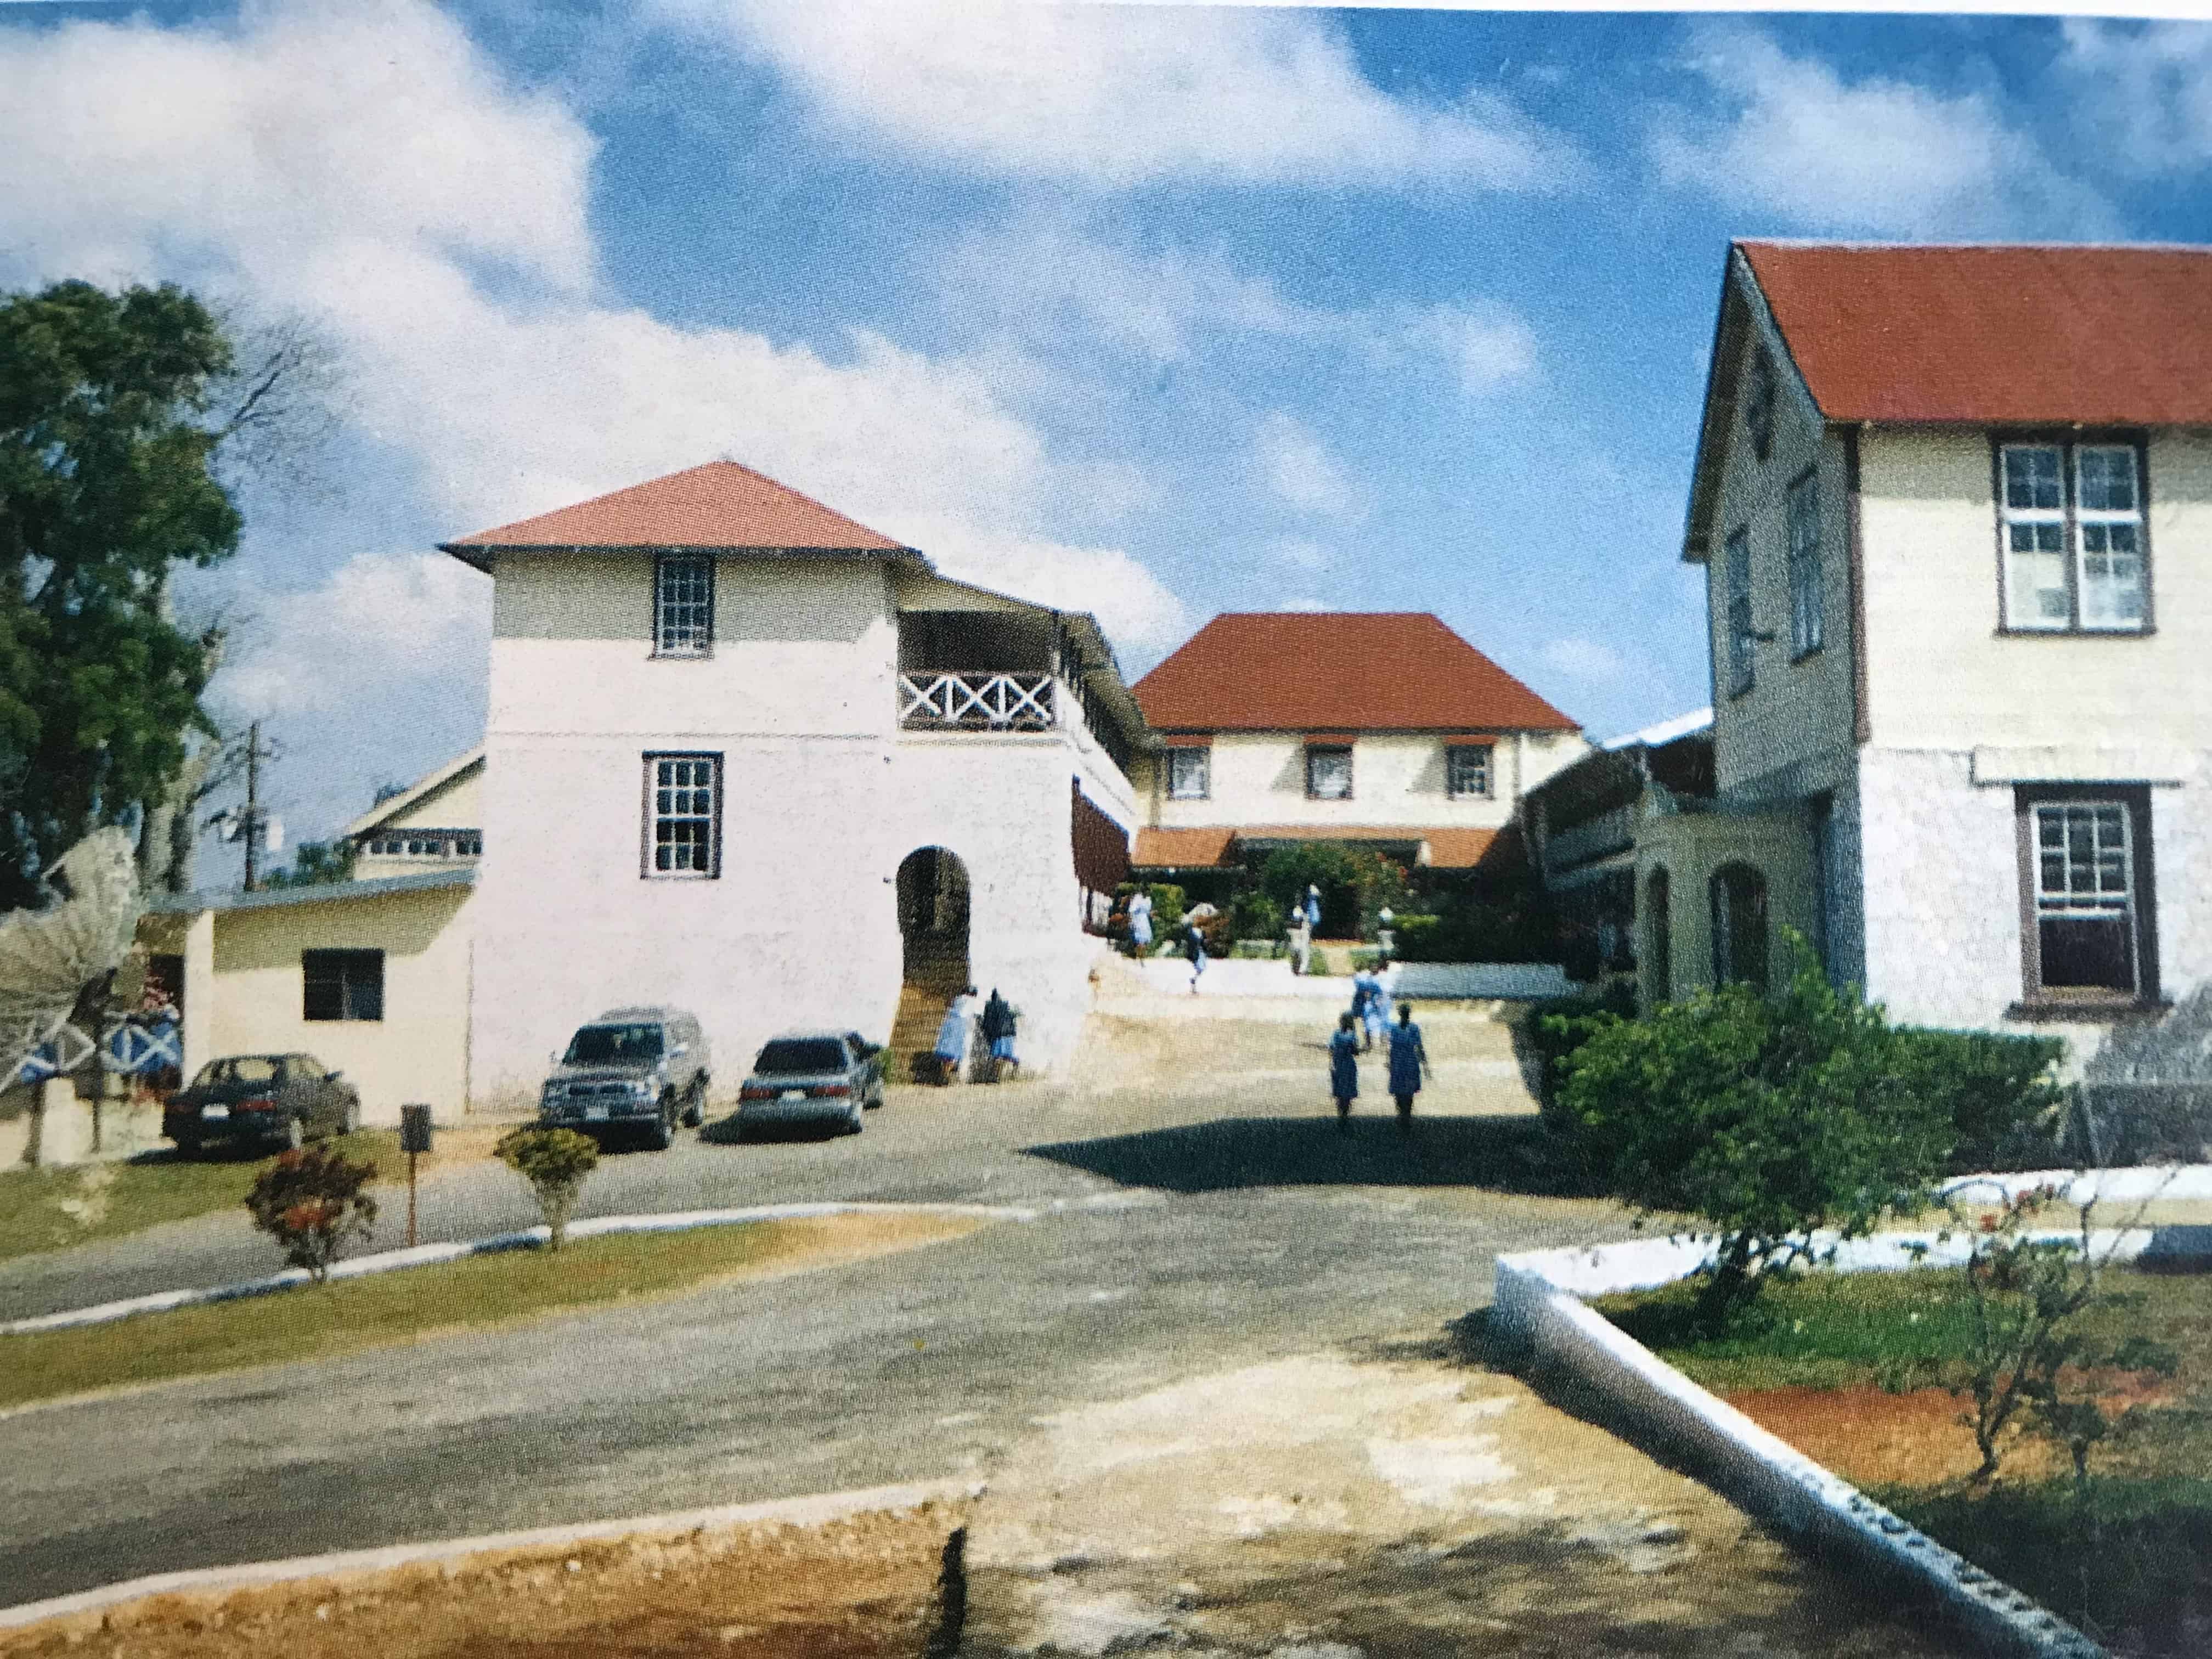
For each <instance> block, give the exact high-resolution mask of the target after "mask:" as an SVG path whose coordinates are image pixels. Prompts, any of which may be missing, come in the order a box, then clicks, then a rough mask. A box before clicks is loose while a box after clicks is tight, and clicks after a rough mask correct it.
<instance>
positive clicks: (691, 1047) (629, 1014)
mask: <svg viewBox="0 0 2212 1659" xmlns="http://www.w3.org/2000/svg"><path fill="white" fill-rule="evenodd" d="M711 1080H712V1073H711V1072H710V1069H709V1061H708V1051H707V1038H706V1036H705V1034H704V1033H703V1032H702V1031H701V1030H700V1029H699V1022H698V1021H697V1020H696V1018H693V1017H692V1016H691V1015H690V1014H687V1013H685V1012H684V1011H683V1010H682V1009H680V1008H610V1009H609V1010H608V1011H607V1012H605V1013H604V1014H601V1015H600V1016H599V1018H597V1019H595V1020H593V1021H592V1023H591V1024H588V1025H585V1026H581V1027H580V1028H579V1029H578V1030H577V1032H576V1035H575V1036H573V1037H570V1038H569V1039H568V1049H567V1051H566V1052H565V1053H562V1054H556V1055H555V1056H554V1059H553V1075H552V1076H550V1077H549V1078H548V1079H545V1084H544V1087H543V1088H542V1089H540V1090H539V1091H538V1121H539V1122H541V1123H544V1124H548V1125H557V1126H558V1127H562V1128H564V1129H580V1130H581V1131H582V1132H583V1133H586V1134H587V1135H590V1136H591V1137H592V1139H595V1140H596V1139H602V1138H604V1137H605V1136H607V1135H611V1134H613V1133H621V1132H627V1133H630V1134H634V1135H641V1136H642V1137H643V1138H644V1140H645V1143H646V1145H647V1146H652V1147H654V1148H656V1149H658V1148H662V1147H665V1146H667V1145H668V1144H669V1142H671V1140H673V1139H675V1138H676V1126H677V1124H678V1123H679V1122H682V1123H685V1124H689V1125H691V1126H692V1127H697V1125H698V1123H699V1121H700V1120H701V1119H702V1117H704V1116H705V1115H706V1109H707V1088H708V1083H709V1082H710V1081H711Z"/></svg>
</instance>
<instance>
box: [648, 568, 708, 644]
mask: <svg viewBox="0 0 2212 1659" xmlns="http://www.w3.org/2000/svg"><path fill="white" fill-rule="evenodd" d="M686 574H699V575H700V576H701V577H702V585H703V586H704V590H705V591H704V592H703V593H702V594H699V595H696V596H692V597H689V598H678V599H671V598H670V596H669V592H668V589H669V584H670V580H671V576H682V575H686ZM714 574H715V572H714V555H713V554H711V553H659V554H656V555H654V556H653V656H654V658H655V659H661V658H666V659H670V660H673V661H684V662H696V661H698V660H699V659H702V658H706V657H711V656H713V655H714ZM678 605H682V606H685V607H692V606H696V607H699V608H700V609H701V611H702V620H701V621H700V622H699V623H697V625H696V638H689V639H684V640H678V641H675V642H673V643H671V641H670V638H669V634H670V626H671V624H670V618H669V612H670V611H671V609H672V608H674V607H675V606H678ZM685 631H686V633H687V634H689V633H690V632H691V631H692V630H691V626H690V624H688V623H687V624H686V625H685Z"/></svg>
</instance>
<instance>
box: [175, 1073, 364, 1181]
mask: <svg viewBox="0 0 2212 1659" xmlns="http://www.w3.org/2000/svg"><path fill="white" fill-rule="evenodd" d="M359 1127H361V1093H360V1091H358V1090H356V1088H355V1087H354V1086H353V1085H352V1084H350V1083H348V1082H347V1081H346V1080H345V1078H344V1076H343V1073H337V1072H333V1071H331V1070H330V1069H329V1068H328V1067H326V1066H325V1065H324V1064H323V1062H322V1061H321V1060H317V1059H316V1058H315V1057H314V1056H313V1054H231V1055H228V1056H227V1057H225V1058H223V1059H221V1060H210V1061H208V1063H207V1064H206V1065H204V1066H201V1067H200V1069H199V1075H198V1076H197V1077H195V1078H194V1079H192V1084H191V1087H190V1088H189V1089H186V1090H184V1091H181V1092H180V1093H178V1094H174V1095H172V1096H171V1097H169V1100H168V1103H167V1105H166V1106H164V1107H163V1108H162V1109H161V1133H163V1134H164V1135H166V1136H167V1137H168V1138H169V1139H171V1140H173V1141H175V1142H176V1143H177V1150H178V1152H181V1153H182V1154H183V1155H184V1156H185V1157H186V1158H193V1157H197V1155H198V1153H199V1151H200V1149H201V1148H202V1147H203V1146H208V1145H210V1144H213V1143H222V1144H227V1145H235V1144H237V1143H238V1142H240V1141H254V1142H259V1143H261V1144H263V1145H265V1146H301V1145H303V1144H304V1143H306V1142H307V1141H310V1140H319V1139H322V1138H323V1137H324V1136H325V1135H348V1134H351V1133H353V1132H354V1131H355V1130H356V1129H358V1128H359Z"/></svg>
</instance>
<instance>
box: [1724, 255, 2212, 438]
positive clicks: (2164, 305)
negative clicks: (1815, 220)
mask: <svg viewBox="0 0 2212 1659" xmlns="http://www.w3.org/2000/svg"><path fill="white" fill-rule="evenodd" d="M1739 246H1741V249H1742V252H1743V254H1744V257H1745V258H1746V259H1747V261H1748V262H1749V263H1750V265H1751V269H1752V271H1753V275H1754V276H1756V277H1757V278H1758V282H1759V291H1760V292H1761V294H1762V295H1765V300H1766V303H1767V306H1768V307H1769V309H1770V310H1771V312H1772V313H1773V315H1774V320H1775V323H1776V325H1778V327H1779V328H1780V329H1781V331H1782V335H1783V338H1784V341H1786V342H1787V343H1788V345H1789V348H1790V357H1791V359H1792V360H1793V361H1794V362H1796V366H1797V369H1798V372H1799V373H1800V374H1802V375H1803V376H1804V377H1805V383H1806V385H1807V386H1808V387H1810V388H1811V390H1812V393H1813V398H1814V402H1815V403H1817V404H1819V405H1820V412H1821V413H1822V414H1823V415H1825V416H1827V417H1828V418H1829V419H1830V420H1832V421H1877V422H1881V421H1895V422H1961V423H1968V424H1973V425H1985V424H2001V423H2020V424H2023V425H2027V424H2039V423H2045V422H2069V423H2070V422H2077V421H2078V422H2082V423H2083V424H2085V425H2091V426H2094V425H2104V424H2111V425H2130V426H2195V425H2205V424H2212V248H2201V247H2140V246H2139V247H2099V246H2010V247H2007V246H1951V247H1882V246H1846V245H1837V244H1805V243H1791V242H1744V243H1741V244H1739Z"/></svg>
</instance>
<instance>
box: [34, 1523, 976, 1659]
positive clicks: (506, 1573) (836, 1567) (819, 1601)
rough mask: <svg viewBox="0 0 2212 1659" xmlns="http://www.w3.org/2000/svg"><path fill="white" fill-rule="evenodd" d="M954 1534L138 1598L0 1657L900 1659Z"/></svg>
mask: <svg viewBox="0 0 2212 1659" xmlns="http://www.w3.org/2000/svg"><path fill="white" fill-rule="evenodd" d="M960 1524H961V1516H960V1515H959V1514H957V1512H956V1511H955V1509H954V1508H953V1506H951V1505H946V1504H924V1505H921V1507H919V1508H917V1509H914V1510H902V1511H891V1512H878V1513H872V1514H864V1515H858V1516H851V1517H849V1518H848V1519H844V1520H841V1521H836V1522H829V1523H827V1524H824V1525H818V1526H803V1527H802V1526H795V1525H788V1524H785V1525H752V1526H735V1527H728V1528H720V1529H701V1530H696V1531H693V1532H689V1533H684V1534H677V1535H675V1536H653V1537H632V1538H625V1539H621V1540H613V1541H607V1540H597V1541H591V1542H588V1543H574V1544H568V1545H556V1546H546V1547H537V1548H533V1549H530V1550H517V1551H508V1552H502V1553H497V1554H488V1555H481V1556H471V1557H466V1558H463V1559H459V1560H448V1561H444V1562H426V1563H422V1564H417V1565H407V1566H401V1567H394V1568H386V1569H384V1570H382V1571H374V1572H366V1573H356V1574H351V1575H347V1576H342V1577H339V1576H334V1577H320V1578H314V1579H305V1580H301V1581H298V1582H296V1583H284V1584H273V1585H265V1586H257V1587H254V1588H252V1589H232V1590H228V1591H220V1592H206V1593H195V1594H186V1595H155V1596H149V1597H148V1598H146V1599H144V1600H143V1601H133V1602H129V1603H125V1604H124V1605H122V1606H120V1607H112V1608H109V1609H107V1610H106V1611H105V1612H102V1613H82V1614H75V1615H70V1616H68V1617H65V1618H62V1619H56V1620H46V1621H44V1622H42V1623H40V1624H39V1625H35V1626H27V1627H25V1628H23V1629H21V1630H17V1631H11V1632H0V1656H4V1659H47V1656H55V1655H62V1654H70V1655H76V1654H83V1653H99V1654H102V1655H106V1654H110V1653H116V1654H129V1655H131V1656H132V1659H266V1656H268V1655H270V1654H281V1655H283V1656H284V1659H360V1656H361V1655H362V1654H364V1653H367V1654H374V1655H376V1656H377V1659H458V1656H460V1655H464V1654H465V1655H467V1656H468V1659H553V1656H556V1655H558V1656H561V1659H631V1656H642V1655H647V1654H651V1655H654V1656H675V1659H681V1656H708V1655H711V1656H714V1659H893V1656H896V1659H911V1656H919V1655H921V1653H922V1652H923V1651H924V1648H925V1645H926V1644H927V1642H928V1641H929V1639H930V1637H931V1634H932V1632H933V1630H934V1629H935V1627H936V1625H937V1622H938V1617H939V1575H940V1571H941V1568H942V1565H943V1559H944V1554H945V1542H946V1540H947V1538H948V1537H949V1536H950V1535H951V1533H952V1531H953V1530H954V1529H955V1528H957V1527H958V1526H959V1525H960Z"/></svg>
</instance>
